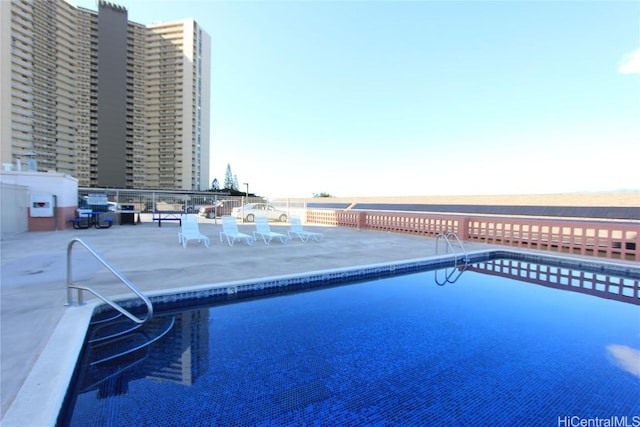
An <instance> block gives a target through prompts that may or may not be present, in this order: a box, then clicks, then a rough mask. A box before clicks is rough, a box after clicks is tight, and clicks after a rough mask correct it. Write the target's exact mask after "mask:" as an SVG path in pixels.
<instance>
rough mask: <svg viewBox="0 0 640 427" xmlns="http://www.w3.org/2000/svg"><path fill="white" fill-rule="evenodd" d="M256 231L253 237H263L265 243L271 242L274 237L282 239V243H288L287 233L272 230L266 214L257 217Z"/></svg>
mask: <svg viewBox="0 0 640 427" xmlns="http://www.w3.org/2000/svg"><path fill="white" fill-rule="evenodd" d="M255 221H256V231H254V232H253V238H254V239H255V240H257V237H256V236H260V237H262V240H263V241H264V243H265V245H268V244H269V243H271V240H273V239H274V238H276V239H280V243H287V236H286V235H285V234H281V233H276V232H274V231H271V227H269V220H268V219H267V217H264V216H257V217H256V219H255Z"/></svg>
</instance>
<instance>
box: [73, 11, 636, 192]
mask: <svg viewBox="0 0 640 427" xmlns="http://www.w3.org/2000/svg"><path fill="white" fill-rule="evenodd" d="M71 3H72V4H76V5H80V6H84V7H88V8H89V9H92V10H97V6H96V4H95V2H94V1H93V0H82V1H78V0H76V1H74V0H71ZM112 3H115V4H118V5H122V6H125V7H126V8H127V9H128V11H129V20H131V21H134V22H138V23H141V24H150V23H152V22H155V21H175V20H179V19H183V18H194V19H195V20H196V21H197V22H198V23H199V24H200V25H201V26H202V27H203V28H204V29H205V30H206V31H207V32H208V33H209V34H210V35H211V40H212V52H211V55H212V64H211V66H212V76H211V82H212V86H211V138H212V141H211V142H212V168H211V174H210V175H211V179H213V178H217V179H218V180H219V181H220V182H221V183H223V181H224V174H225V168H226V165H227V164H230V165H231V169H232V172H233V173H234V174H235V175H237V177H238V181H239V183H240V187H241V189H242V190H244V188H245V187H244V185H243V183H245V182H248V183H249V191H250V192H255V193H257V194H259V195H262V196H267V197H283V196H285V197H286V196H289V197H310V196H312V195H313V194H314V193H319V192H327V193H330V194H332V195H335V196H345V197H346V196H374V195H384V196H391V195H471V194H523V193H527V194H532V193H561V192H574V191H607V190H617V189H639V188H640V172H639V171H640V161H639V160H640V2H639V1H637V0H634V1H580V0H577V1H528V2H524V1H516V0H510V1H278V2H275V1H212V0H209V1H205V0H201V1H189V0H181V1H170V0H164V1H157V0H156V1H151V0H120V1H115V0H113V1H112Z"/></svg>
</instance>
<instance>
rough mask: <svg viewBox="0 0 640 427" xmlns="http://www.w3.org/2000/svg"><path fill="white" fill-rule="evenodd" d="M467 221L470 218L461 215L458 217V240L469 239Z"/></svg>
mask: <svg viewBox="0 0 640 427" xmlns="http://www.w3.org/2000/svg"><path fill="white" fill-rule="evenodd" d="M469 221H470V218H467V217H462V218H460V219H458V231H457V233H456V234H457V235H458V237H459V238H460V240H469V236H470V232H469Z"/></svg>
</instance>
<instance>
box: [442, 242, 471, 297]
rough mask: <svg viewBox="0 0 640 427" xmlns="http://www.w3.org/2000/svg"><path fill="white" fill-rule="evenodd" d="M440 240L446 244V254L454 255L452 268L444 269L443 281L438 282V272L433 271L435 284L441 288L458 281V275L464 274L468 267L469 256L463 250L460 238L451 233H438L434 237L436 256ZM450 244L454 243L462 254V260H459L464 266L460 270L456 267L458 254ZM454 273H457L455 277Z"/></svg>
mask: <svg viewBox="0 0 640 427" xmlns="http://www.w3.org/2000/svg"><path fill="white" fill-rule="evenodd" d="M441 240H442V241H444V242H445V244H446V246H445V247H446V250H447V253H449V252H451V253H453V255H454V257H453V267H451V268H445V269H444V272H445V275H444V280H440V278H439V277H438V271H439V270H435V278H436V283H437V284H438V285H440V286H443V285H445V284H447V283H454V282H455V281H456V280H458V278H459V277H460V275H461V274H462V273H464V271H465V270H466V269H467V266H468V265H469V256H468V255H467V251H466V250H465V248H464V245H463V244H462V241H460V238H459V237H458V235H457V234H456V233H454V232H453V231H449V232H445V233H440V234H438V235H437V236H436V254H438V251H439V248H440V241H441ZM452 242H455V243H456V246H457V247H458V248H459V249H460V251H461V252H462V259H460V260H461V261H464V266H462V267H460V268H459V267H458V260H459V255H458V252H456V249H455V247H454V245H453V243H452ZM456 272H457V273H458V274H457V275H455V273H456ZM454 275H455V277H454Z"/></svg>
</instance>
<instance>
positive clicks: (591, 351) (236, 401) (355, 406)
mask: <svg viewBox="0 0 640 427" xmlns="http://www.w3.org/2000/svg"><path fill="white" fill-rule="evenodd" d="M475 267H476V268H478V269H481V268H483V266H482V265H476V266H475ZM509 269H510V270H511V267H509ZM516 270H517V269H516ZM545 274H546V275H547V276H550V275H555V276H558V277H559V279H558V280H564V279H560V277H562V276H563V274H550V273H549V272H546V273H545ZM514 275H515V276H518V275H519V274H518V273H517V272H516V271H515V270H514ZM521 279H532V278H531V277H526V278H522V277H521ZM536 280H537V279H536ZM530 281H532V280H530ZM570 282H571V281H568V282H567V286H570ZM618 283H619V281H618ZM624 286H626V285H624ZM630 286H632V287H633V286H637V280H636V284H635V285H634V284H632V285H630ZM574 287H575V288H580V286H574ZM639 310H640V307H638V306H637V305H633V304H625V303H620V302H617V301H611V300H607V299H603V298H597V297H594V296H592V295H585V294H584V293H579V292H567V291H565V290H559V289H554V288H552V287H545V286H539V285H538V284H531V283H526V280H519V281H515V280H513V279H509V278H506V277H501V276H499V275H495V274H483V273H480V272H477V271H471V269H470V270H469V271H465V272H464V273H462V274H461V275H460V277H459V278H458V279H457V280H456V281H455V283H448V284H446V285H445V286H436V284H435V283H434V273H433V272H424V273H418V274H412V275H405V276H398V277H391V278H382V279H379V280H373V281H369V282H365V283H358V284H353V285H344V286H339V287H333V288H328V289H322V290H318V291H313V292H301V293H296V294H289V295H281V296H275V297H271V298H264V299H254V300H248V301H244V302H240V303H233V304H220V305H216V306H213V307H211V308H206V309H205V308H198V309H197V310H191V311H185V312H181V313H175V314H172V316H175V326H174V327H173V329H172V330H171V332H170V333H169V335H168V336H167V337H165V338H163V339H161V340H160V341H158V343H157V344H156V348H154V349H152V351H149V352H147V351H145V353H144V354H143V355H141V354H139V353H137V354H132V355H131V356H130V357H131V359H130V360H124V359H122V360H120V359H117V360H114V361H112V362H109V363H99V364H97V365H95V366H94V367H93V368H90V369H88V370H86V371H85V373H83V374H81V376H80V381H79V384H80V385H79V388H85V391H84V392H82V393H79V394H78V395H77V397H76V398H75V402H74V403H75V407H74V408H73V413H72V414H71V415H70V421H69V424H70V425H105V426H116V425H118V426H122V425H132V426H133V425H207V426H209V425H240V426H242V425H247V426H249V425H251V426H253V425H265V426H274V425H277V426H279V425H341V426H345V425H347V426H348V425H353V426H361V425H512V424H521V425H556V423H557V420H558V417H559V416H564V415H566V414H570V415H578V416H580V417H583V418H589V417H591V418H594V417H609V416H612V415H629V416H631V415H636V414H638V413H640V399H639V398H638V394H637V390H638V389H639V388H640V378H638V376H637V371H636V372H634V371H633V366H634V363H635V362H634V357H637V351H636V350H634V349H636V348H640V334H639V332H640V325H639V324H638V315H639V313H640V311H639ZM612 343H615V344H612ZM605 349H606V350H605ZM134 356H135V357H138V358H139V360H137V359H133V357H134ZM91 357H94V356H92V355H89V354H88V355H87V358H91ZM612 362H614V363H612ZM129 365H131V366H130V367H127V368H126V369H123V368H124V367H125V366H129ZM621 368H622V369H621ZM65 423H66V422H63V423H62V424H65Z"/></svg>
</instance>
